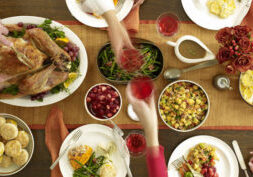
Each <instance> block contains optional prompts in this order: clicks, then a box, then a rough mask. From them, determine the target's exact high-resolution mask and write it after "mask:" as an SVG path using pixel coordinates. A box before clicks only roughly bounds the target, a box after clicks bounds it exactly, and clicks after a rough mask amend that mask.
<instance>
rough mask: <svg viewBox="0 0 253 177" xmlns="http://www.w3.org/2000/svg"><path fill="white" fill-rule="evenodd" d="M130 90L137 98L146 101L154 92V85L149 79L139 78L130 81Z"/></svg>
mask: <svg viewBox="0 0 253 177" xmlns="http://www.w3.org/2000/svg"><path fill="white" fill-rule="evenodd" d="M130 88H131V91H132V94H133V96H134V97H135V98H137V99H141V100H145V99H147V98H149V97H150V95H151V94H152V92H153V90H154V83H153V81H152V80H151V79H150V78H149V77H138V78H134V79H133V80H131V81H130Z"/></svg>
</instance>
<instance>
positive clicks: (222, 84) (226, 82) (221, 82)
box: [213, 74, 233, 90]
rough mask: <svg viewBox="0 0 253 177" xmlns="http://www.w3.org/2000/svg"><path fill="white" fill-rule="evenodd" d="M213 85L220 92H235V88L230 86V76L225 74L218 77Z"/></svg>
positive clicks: (214, 79)
mask: <svg viewBox="0 0 253 177" xmlns="http://www.w3.org/2000/svg"><path fill="white" fill-rule="evenodd" d="M213 84H214V86H215V87H216V88H217V89H219V90H227V89H228V90H233V88H232V87H231V86H230V79H229V78H228V76H226V75H223V74H219V75H216V76H215V77H214V78H213Z"/></svg>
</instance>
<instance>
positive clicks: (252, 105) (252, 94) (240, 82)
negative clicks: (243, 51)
mask: <svg viewBox="0 0 253 177" xmlns="http://www.w3.org/2000/svg"><path fill="white" fill-rule="evenodd" d="M243 74H244V73H241V74H240V76H239V92H240V95H241V97H242V99H243V101H244V102H245V103H247V104H248V105H249V106H251V107H253V104H250V103H249V102H248V101H247V100H246V98H245V97H244V96H243V93H242V92H243V91H242V87H243V84H242V77H243ZM249 90H250V89H249ZM244 91H245V90H244ZM251 100H253V91H251Z"/></svg>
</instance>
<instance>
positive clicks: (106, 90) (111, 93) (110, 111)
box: [86, 85, 120, 119]
mask: <svg viewBox="0 0 253 177" xmlns="http://www.w3.org/2000/svg"><path fill="white" fill-rule="evenodd" d="M115 96H116V97H115ZM119 99H120V97H119V94H118V93H117V91H116V90H115V89H114V88H112V87H110V86H107V85H98V86H96V87H94V88H92V89H91V91H90V93H88V96H87V99H86V102H87V106H88V108H89V111H90V112H91V113H92V114H93V115H94V116H96V117H98V118H103V119H104V118H105V117H108V118H110V117H112V116H114V115H115V114H116V113H117V112H118V111H119V108H120V100H119Z"/></svg>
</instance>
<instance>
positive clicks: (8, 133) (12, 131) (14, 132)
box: [0, 123, 18, 140]
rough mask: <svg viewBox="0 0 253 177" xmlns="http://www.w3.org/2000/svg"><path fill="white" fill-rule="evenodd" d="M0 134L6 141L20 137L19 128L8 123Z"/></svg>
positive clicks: (2, 127)
mask: <svg viewBox="0 0 253 177" xmlns="http://www.w3.org/2000/svg"><path fill="white" fill-rule="evenodd" d="M0 134H1V136H2V137H3V139H5V140H12V139H14V138H16V137H17V136H18V127H17V126H16V125H14V124H11V123H6V124H4V125H3V126H1V127H0Z"/></svg>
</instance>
